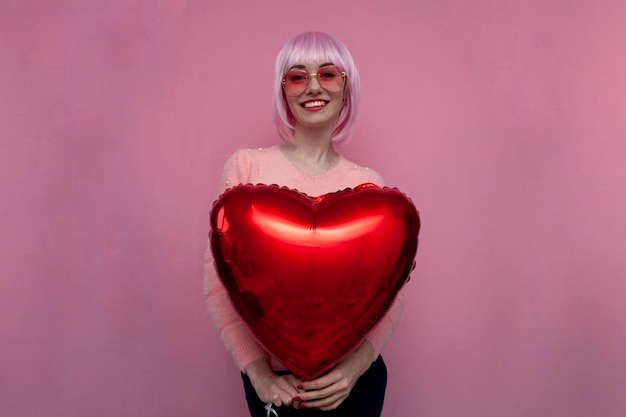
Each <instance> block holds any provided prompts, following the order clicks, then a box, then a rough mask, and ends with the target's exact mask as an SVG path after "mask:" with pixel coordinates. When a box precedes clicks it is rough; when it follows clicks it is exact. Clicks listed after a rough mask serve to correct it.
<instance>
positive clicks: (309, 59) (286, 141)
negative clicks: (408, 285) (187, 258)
mask: <svg viewBox="0 0 626 417" xmlns="http://www.w3.org/2000/svg"><path fill="white" fill-rule="evenodd" d="M358 106H359V75H358V73H357V70H356V67H355V65H354V62H353V60H352V57H351V55H350V53H349V52H348V50H347V49H346V48H345V46H344V45H343V44H342V43H340V42H339V41H337V40H336V39H334V38H333V37H331V36H329V35H327V34H324V33H319V32H307V33H303V34H300V35H298V36H296V37H295V38H293V39H292V40H290V41H289V42H288V43H287V44H286V45H285V46H284V47H283V49H282V50H281V52H280V53H279V55H278V57H277V60H276V66H275V79H274V97H273V115H274V122H275V125H276V128H277V130H278V133H279V135H280V136H281V138H282V139H283V143H282V144H280V145H275V146H272V147H270V148H262V149H254V150H252V149H248V150H239V151H237V152H235V153H234V154H233V155H232V156H231V157H230V158H229V160H228V161H227V162H226V165H225V168H224V174H223V177H222V183H221V191H224V190H226V189H227V188H229V187H232V186H234V185H237V184H247V183H252V184H259V183H262V184H278V185H281V186H286V187H288V188H292V189H296V190H298V191H300V192H302V193H305V194H307V195H309V196H319V195H322V194H327V193H330V192H335V191H339V190H343V189H345V188H353V187H355V186H357V185H359V184H363V183H367V182H371V183H374V184H377V185H379V186H383V185H384V183H383V179H382V178H381V176H380V175H379V174H378V173H376V172H374V171H373V170H370V169H368V168H363V167H360V166H358V165H356V164H354V163H352V162H349V161H347V160H346V159H344V158H342V157H341V156H340V155H339V154H338V153H337V151H336V149H335V145H336V144H339V143H342V142H345V141H347V140H348V139H349V138H350V136H351V134H352V131H353V128H354V121H355V117H356V113H357V110H358ZM205 294H206V298H207V302H208V304H209V308H210V310H211V313H212V315H213V317H214V318H215V321H216V323H217V326H218V327H219V329H220V331H221V335H222V338H223V340H224V342H225V344H226V346H227V348H228V349H229V350H230V351H231V353H232V354H233V357H234V359H235V361H236V363H237V364H238V365H239V367H240V369H241V370H242V377H243V380H244V389H245V391H246V399H247V401H248V406H249V409H250V413H251V415H252V416H253V417H256V416H266V415H269V414H270V413H272V412H273V409H269V410H268V408H270V406H272V407H275V409H276V411H277V412H278V415H279V416H280V417H286V416H289V415H294V416H300V417H305V416H310V415H322V416H359V417H369V416H372V417H378V416H380V413H381V410H382V406H383V400H384V395H385V387H386V384H387V370H386V367H385V364H384V362H383V360H382V358H381V357H380V351H381V350H382V349H383V347H384V346H385V344H386V343H387V341H388V340H389V339H390V337H391V335H392V334H393V332H394V330H395V327H396V324H397V323H398V320H399V318H400V315H401V310H402V299H403V298H402V293H400V294H399V296H398V297H397V299H396V301H395V302H394V303H393V305H392V306H391V308H390V310H389V311H388V312H387V313H386V315H385V316H384V317H383V319H382V320H380V322H379V323H378V324H377V325H376V326H375V327H374V328H373V329H372V330H371V331H370V332H369V333H368V334H367V335H366V337H365V339H364V340H363V342H362V343H361V344H360V345H359V346H358V347H357V348H356V349H354V350H353V351H352V352H351V353H350V354H348V355H347V356H346V357H345V358H344V359H343V360H342V361H341V362H340V363H339V364H338V365H337V366H336V367H335V368H333V369H332V370H331V371H330V372H328V373H327V374H325V375H323V376H321V377H319V378H317V379H315V380H313V381H307V382H303V381H302V380H301V379H300V378H298V377H297V376H295V375H293V374H290V373H289V372H288V371H286V369H285V367H284V366H283V365H282V364H281V363H280V362H279V361H278V360H277V359H276V358H273V357H272V356H271V355H270V354H269V353H268V352H266V351H265V350H264V349H263V348H262V347H261V346H260V345H259V344H258V343H257V341H256V339H255V338H254V336H253V335H252V333H251V331H250V330H249V328H248V327H247V325H246V324H245V322H243V321H242V319H241V318H240V317H239V316H238V314H237V313H236V311H235V310H234V308H233V306H232V304H231V302H230V299H229V298H228V295H227V292H226V290H225V288H224V287H223V285H222V284H221V282H220V280H219V279H218V277H217V274H216V272H215V268H214V267H213V264H212V259H211V257H210V251H207V258H206V269H205Z"/></svg>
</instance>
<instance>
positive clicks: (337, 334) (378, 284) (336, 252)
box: [210, 184, 420, 380]
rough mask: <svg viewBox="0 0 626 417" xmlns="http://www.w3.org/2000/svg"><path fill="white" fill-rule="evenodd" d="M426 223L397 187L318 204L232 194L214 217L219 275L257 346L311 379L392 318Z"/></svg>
mask: <svg viewBox="0 0 626 417" xmlns="http://www.w3.org/2000/svg"><path fill="white" fill-rule="evenodd" d="M419 228H420V219H419V215H418V212H417V210H416V209H415V206H414V205H413V203H412V202H411V201H410V200H409V199H408V198H407V197H406V196H405V195H404V194H403V193H401V192H400V191H399V190H397V189H395V188H387V187H378V186H376V185H373V184H363V185H360V186H358V187H355V188H352V189H346V190H343V191H338V192H335V193H330V194H326V195H322V196H319V197H316V198H311V197H309V196H307V195H305V194H302V193H300V192H298V191H295V190H292V189H288V188H285V187H279V186H276V185H263V184H258V185H251V184H247V185H239V186H236V187H233V188H231V189H229V190H226V191H225V192H224V193H223V194H222V195H221V196H220V198H219V199H218V200H217V201H216V202H215V203H214V205H213V209H212V211H211V231H210V239H211V247H212V251H213V255H214V262H215V266H216V269H217V272H218V275H219V277H220V279H221V280H222V282H223V283H224V286H225V287H226V289H227V290H228V294H229V295H230V298H231V300H232V302H233V305H234V306H235V308H236V309H237V311H238V312H239V314H240V315H241V317H242V318H243V320H245V321H246V323H247V324H248V325H249V327H250V329H251V330H252V332H253V334H254V335H255V337H256V338H257V340H258V341H259V342H260V343H261V344H262V345H263V346H264V347H265V348H266V349H267V351H268V352H269V353H270V354H272V355H274V356H275V357H276V358H278V360H280V361H281V362H282V363H283V364H284V365H285V366H286V367H287V368H288V369H289V370H290V371H292V372H293V373H294V374H296V375H298V376H300V377H301V378H303V379H304V380H311V379H315V378H317V377H318V376H321V375H323V374H324V373H326V372H327V371H329V370H330V369H332V368H333V367H334V366H335V365H336V364H337V363H338V362H339V361H340V360H341V359H342V358H343V357H345V356H346V355H347V354H348V353H349V352H350V351H351V350H352V349H354V348H355V347H356V346H357V345H358V344H359V343H360V342H361V341H362V340H363V337H364V335H365V334H366V333H367V332H368V331H369V330H370V329H371V328H372V327H373V326H374V325H375V324H376V323H377V322H378V321H379V320H380V319H381V317H382V316H383V315H384V314H385V312H386V311H387V309H388V308H389V306H390V305H391V303H392V302H393V300H394V298H395V297H396V295H397V293H398V291H399V290H400V289H401V288H402V286H403V285H404V284H405V283H406V281H407V280H408V277H409V273H410V272H411V270H412V268H413V264H414V259H415V254H416V251H417V237H418V233H419Z"/></svg>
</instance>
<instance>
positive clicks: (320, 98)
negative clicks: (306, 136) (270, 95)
mask: <svg viewBox="0 0 626 417" xmlns="http://www.w3.org/2000/svg"><path fill="white" fill-rule="evenodd" d="M292 70H296V71H304V72H300V73H298V72H293V73H292V72H288V73H287V74H286V76H285V77H286V78H288V80H286V82H287V83H289V82H291V81H297V82H299V83H301V84H302V86H301V87H300V89H295V91H294V90H293V89H290V88H289V85H285V86H284V92H285V97H286V100H287V104H288V105H289V109H290V110H291V114H293V117H294V119H295V123H296V126H297V125H300V126H304V127H307V128H316V127H318V128H323V127H328V126H331V127H334V126H335V122H336V121H337V117H338V116H339V113H340V112H341V108H342V107H343V100H344V90H345V73H343V72H342V70H341V69H339V68H337V67H335V66H334V65H333V64H332V63H321V64H299V65H294V66H293V67H291V68H290V69H289V71H292ZM306 75H308V80H306V79H304V81H303V78H302V77H306ZM320 79H321V81H320ZM299 90H302V91H301V92H300V91H299Z"/></svg>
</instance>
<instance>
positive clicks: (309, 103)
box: [300, 100, 328, 109]
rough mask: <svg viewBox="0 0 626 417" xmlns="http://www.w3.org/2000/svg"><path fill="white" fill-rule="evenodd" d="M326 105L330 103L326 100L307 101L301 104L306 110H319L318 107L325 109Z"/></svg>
mask: <svg viewBox="0 0 626 417" xmlns="http://www.w3.org/2000/svg"><path fill="white" fill-rule="evenodd" d="M326 104H328V101H325V100H314V101H307V102H305V103H302V104H300V105H301V106H302V107H304V108H305V109H312V108H317V107H324V106H325V105H326Z"/></svg>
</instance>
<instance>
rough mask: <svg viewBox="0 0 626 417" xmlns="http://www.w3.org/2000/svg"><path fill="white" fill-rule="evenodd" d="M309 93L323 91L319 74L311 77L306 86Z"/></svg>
mask: <svg viewBox="0 0 626 417" xmlns="http://www.w3.org/2000/svg"><path fill="white" fill-rule="evenodd" d="M306 89H307V91H319V90H321V89H322V86H321V85H320V82H319V81H318V80H317V74H315V75H309V82H308V83H307V84H306Z"/></svg>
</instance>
